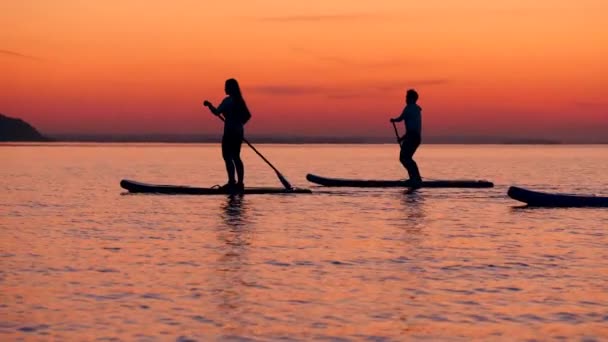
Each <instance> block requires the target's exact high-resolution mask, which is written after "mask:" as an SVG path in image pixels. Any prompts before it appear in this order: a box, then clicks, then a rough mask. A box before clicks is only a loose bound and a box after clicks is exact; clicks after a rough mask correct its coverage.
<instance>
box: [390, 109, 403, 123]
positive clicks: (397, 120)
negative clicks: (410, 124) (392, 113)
mask: <svg viewBox="0 0 608 342" xmlns="http://www.w3.org/2000/svg"><path fill="white" fill-rule="evenodd" d="M403 120H405V109H403V112H401V115H399V116H398V117H396V118H392V119H391V122H400V121H403Z"/></svg>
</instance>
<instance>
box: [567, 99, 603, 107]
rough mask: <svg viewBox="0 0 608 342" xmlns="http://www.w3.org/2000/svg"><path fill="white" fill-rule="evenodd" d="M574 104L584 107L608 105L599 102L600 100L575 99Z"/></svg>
mask: <svg viewBox="0 0 608 342" xmlns="http://www.w3.org/2000/svg"><path fill="white" fill-rule="evenodd" d="M573 104H574V105H575V106H579V107H584V108H606V107H608V103H605V102H599V101H574V102H573Z"/></svg>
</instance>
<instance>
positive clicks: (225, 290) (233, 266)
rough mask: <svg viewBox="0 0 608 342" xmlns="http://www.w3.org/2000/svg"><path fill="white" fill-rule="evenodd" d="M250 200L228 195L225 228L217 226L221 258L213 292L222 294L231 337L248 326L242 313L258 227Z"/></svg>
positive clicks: (220, 308) (219, 307)
mask: <svg viewBox="0 0 608 342" xmlns="http://www.w3.org/2000/svg"><path fill="white" fill-rule="evenodd" d="M246 202H247V199H246V198H245V197H244V196H228V197H227V199H226V200H225V201H222V208H221V209H222V213H221V216H222V219H223V221H224V225H219V226H218V227H217V232H216V233H217V238H218V258H217V262H216V270H217V274H216V276H217V280H218V281H217V282H214V283H217V285H218V287H217V288H216V289H214V290H213V292H215V293H217V295H218V299H219V301H218V305H217V312H218V313H220V314H221V316H222V318H223V320H225V321H227V322H230V324H229V325H228V326H227V327H226V328H227V330H229V333H230V334H236V335H239V334H240V333H241V331H240V326H242V325H244V324H245V323H244V322H243V315H242V310H243V309H244V308H246V307H245V306H244V304H245V303H246V301H247V298H246V291H244V287H245V286H247V280H246V279H247V278H248V275H249V271H250V269H249V266H250V260H249V258H248V252H249V248H250V246H251V244H252V241H251V239H253V236H254V235H253V234H252V233H251V231H252V230H253V229H255V228H254V225H253V223H252V222H251V221H250V220H248V218H247V203H246Z"/></svg>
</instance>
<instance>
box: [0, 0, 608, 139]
mask: <svg viewBox="0 0 608 342" xmlns="http://www.w3.org/2000/svg"><path fill="white" fill-rule="evenodd" d="M0 21H1V22H2V25H3V29H2V30H1V31H0V75H1V76H0V77H1V80H2V82H0V113H4V114H7V115H10V116H15V117H21V118H24V119H26V120H28V121H30V122H31V123H32V124H34V125H35V126H36V127H38V128H39V129H40V130H41V131H43V132H46V133H51V134H52V133H108V132H114V133H196V132H200V133H219V132H220V131H221V129H220V127H221V126H220V125H219V123H218V122H217V119H215V118H213V117H211V116H210V114H208V112H207V111H206V110H204V109H203V108H202V106H201V103H202V101H203V100H204V99H209V100H211V101H212V102H214V103H216V102H219V101H220V100H221V99H222V97H223V83H224V80H225V79H226V78H229V77H235V78H237V79H238V80H239V81H240V83H241V86H242V88H243V93H244V95H245V98H246V100H247V101H248V103H249V106H250V109H251V110H252V112H253V119H252V122H251V124H250V125H249V128H248V129H249V131H248V132H249V133H277V134H281V135H287V134H294V135H310V136H319V135H323V136H327V135H339V136H347V135H361V136H383V135H391V134H392V131H391V127H390V125H389V124H388V118H389V117H390V116H394V115H396V114H398V113H399V112H400V111H401V109H402V106H403V97H404V91H405V90H406V89H407V88H409V87H415V88H416V89H418V90H419V92H420V95H421V99H420V104H421V106H422V107H423V115H424V130H425V134H426V135H434V136H437V135H489V136H492V135H494V136H540V137H551V138H572V137H574V138H580V137H586V138H590V139H595V138H598V137H599V138H601V137H604V136H605V135H606V132H608V110H607V108H608V97H607V96H606V95H607V93H608V92H607V90H608V63H607V62H606V60H608V25H607V24H606V23H607V22H608V1H605V0H577V1H570V0H569V1H562V0H535V1H529V0H525V1H524V0H509V1H487V0H425V1H407V0H394V1H389V0H386V1H371V0H370V1H367V0H361V1H352V0H308V1H283V0H259V1H257V0H256V1H249V0H247V1H245V0H243V1H240V0H237V1H201V0H180V1H150V0H148V1H146V0H139V1H135V0H124V1H118V0H108V1H79V0H53V1H46V0H37V1H34V0H20V1H2V2H0Z"/></svg>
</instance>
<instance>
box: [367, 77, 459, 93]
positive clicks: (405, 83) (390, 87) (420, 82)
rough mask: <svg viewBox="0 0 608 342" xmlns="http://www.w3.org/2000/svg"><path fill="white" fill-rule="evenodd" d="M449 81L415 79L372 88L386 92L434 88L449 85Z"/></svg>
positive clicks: (444, 79) (445, 79) (382, 84)
mask: <svg viewBox="0 0 608 342" xmlns="http://www.w3.org/2000/svg"><path fill="white" fill-rule="evenodd" d="M450 82H451V81H450V80H449V79H447V78H427V79H417V80H405V81H396V82H387V83H381V84H377V85H374V86H373V87H374V88H375V89H376V90H380V91H387V90H395V89H400V90H402V89H404V88H405V87H408V88H413V87H420V86H436V85H444V84H447V83H450Z"/></svg>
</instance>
